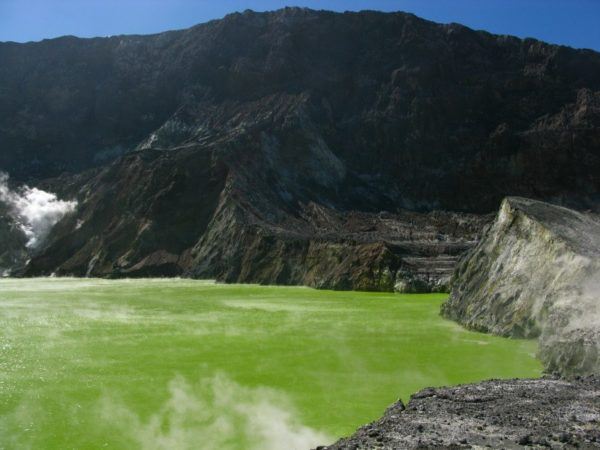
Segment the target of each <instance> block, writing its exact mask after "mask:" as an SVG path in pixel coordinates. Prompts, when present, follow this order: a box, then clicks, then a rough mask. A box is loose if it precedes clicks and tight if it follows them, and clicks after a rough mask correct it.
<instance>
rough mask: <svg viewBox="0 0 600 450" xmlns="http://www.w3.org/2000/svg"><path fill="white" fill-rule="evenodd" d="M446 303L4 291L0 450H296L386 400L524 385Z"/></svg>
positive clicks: (103, 285) (342, 431) (525, 348)
mask: <svg viewBox="0 0 600 450" xmlns="http://www.w3.org/2000/svg"><path fill="white" fill-rule="evenodd" d="M443 300H444V295H398V294H381V293H359V292H330V291H317V290H312V289H308V288H301V287H259V286H246V285H218V284H213V283H209V282H199V281H188V280H135V281H133V280H122V281H104V280H77V279H36V280H0V449H13V448H15V449H27V448H31V449H71V448H77V449H96V448H112V449H136V448H147V449H155V448H156V449H187V448H190V449H191V448H194V449H196V448H200V449H203V448H206V449H229V448H231V449H237V448H239V449H247V448H248V449H293V448H298V449H304V448H310V447H311V446H315V445H318V444H327V443H330V442H332V441H333V440H335V439H336V438H337V437H339V436H342V435H346V434H349V433H351V432H352V431H354V430H355V429H356V428H357V427H358V426H360V425H362V424H365V423H367V422H369V421H372V420H374V419H376V418H377V417H378V416H380V415H381V414H382V413H383V411H384V409H385V408H386V407H387V406H388V405H389V404H391V403H392V402H394V401H395V400H396V399H397V398H398V397H402V398H403V399H404V400H407V399H408V397H409V396H410V394H412V393H414V392H415V391H417V390H419V389H421V388H423V387H426V386H436V385H447V384H457V383H465V382H471V381H477V380H482V379H485V378H504V377H535V376H539V375H540V370H541V369H540V365H539V363H538V362H537V361H536V360H535V359H534V354H535V351H536V344H535V343H534V342H532V341H520V340H509V339H503V338H499V337H494V336H488V335H485V334H479V333H474V332H470V331H466V330H464V329H462V328H461V327H459V326H458V325H456V324H454V323H452V322H449V321H446V320H444V319H442V318H441V317H440V316H439V313H438V312H439V307H440V304H441V303H442V301H443Z"/></svg>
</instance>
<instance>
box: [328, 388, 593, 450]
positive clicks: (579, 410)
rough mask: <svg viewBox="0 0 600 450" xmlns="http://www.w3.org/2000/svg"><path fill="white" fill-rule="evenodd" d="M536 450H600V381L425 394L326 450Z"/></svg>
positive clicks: (457, 389) (417, 395)
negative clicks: (497, 449)
mask: <svg viewBox="0 0 600 450" xmlns="http://www.w3.org/2000/svg"><path fill="white" fill-rule="evenodd" d="M532 447H533V448H553V449H566V448H599V447H600V378H598V377H588V378H577V379H574V380H570V381H567V380H559V379H553V378H542V379H537V380H505V381H497V380H492V381H484V382H481V383H476V384H471V385H464V386H456V387H449V388H436V389H434V388H429V389H425V390H423V391H421V392H418V393H417V394H415V395H413V396H412V397H411V399H410V402H409V403H408V404H407V405H406V406H405V405H404V404H403V403H402V402H401V401H399V402H398V403H396V404H394V405H392V406H391V407H390V408H389V409H388V410H387V411H386V412H385V414H384V416H383V417H382V418H381V419H379V420H378V421H376V422H373V423H372V424H369V425H366V426H364V427H362V428H360V429H359V430H358V431H357V432H356V433H355V434H354V435H353V436H351V437H349V438H345V439H342V440H340V441H339V442H337V443H335V444H333V445H331V446H328V447H320V448H322V449H329V450H341V449H348V450H350V449H353V450H358V449H425V448H427V449H430V448H439V449H442V448H452V449H469V448H503V449H519V448H532Z"/></svg>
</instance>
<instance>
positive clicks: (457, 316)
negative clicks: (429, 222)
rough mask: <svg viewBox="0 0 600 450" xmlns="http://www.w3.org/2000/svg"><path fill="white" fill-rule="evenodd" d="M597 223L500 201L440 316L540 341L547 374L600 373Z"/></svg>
mask: <svg viewBox="0 0 600 450" xmlns="http://www.w3.org/2000/svg"><path fill="white" fill-rule="evenodd" d="M599 294H600V217H599V216H598V215H596V214H592V213H581V212H577V211H574V210H571V209H567V208H564V207H561V206H556V205H552V204H549V203H545V202H540V201H535V200H528V199H523V198H514V197H513V198H507V199H506V200H505V201H504V202H503V203H502V206H501V208H500V212H499V213H498V216H497V218H496V221H495V222H494V224H493V225H492V226H491V227H490V229H489V230H488V231H487V233H486V234H485V235H484V237H483V239H482V240H481V242H480V243H479V244H478V245H477V246H476V247H475V248H473V249H472V250H471V251H470V252H469V253H468V254H466V255H465V257H464V258H463V260H462V261H461V262H460V264H459V266H458V268H457V270H456V272H455V274H454V280H453V286H452V293H451V295H450V299H449V300H448V302H446V303H445V304H444V305H443V307H442V313H443V314H444V315H445V316H446V317H448V318H451V319H454V320H457V321H458V322H460V323H462V324H464V325H466V326H468V327H470V328H475V329H478V330H482V331H489V332H492V333H496V334H500V335H504V336H515V337H537V336H538V335H539V336H540V357H541V359H542V361H543V362H544V364H545V365H546V368H547V370H549V371H550V372H555V371H556V372H559V373H562V374H573V373H576V374H577V373H578V374H586V373H600V295H599Z"/></svg>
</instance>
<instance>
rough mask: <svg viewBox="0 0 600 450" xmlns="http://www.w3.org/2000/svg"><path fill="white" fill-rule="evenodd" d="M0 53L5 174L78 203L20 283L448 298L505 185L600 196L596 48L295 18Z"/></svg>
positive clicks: (320, 16)
mask: <svg viewBox="0 0 600 450" xmlns="http://www.w3.org/2000/svg"><path fill="white" fill-rule="evenodd" d="M0 61H1V62H2V63H1V64H0V86H2V89H0V169H4V170H6V171H8V172H10V173H11V174H12V175H13V178H15V179H17V180H18V181H23V180H24V179H27V180H30V181H33V182H35V183H36V184H39V183H42V185H43V186H48V188H47V189H48V190H50V191H51V192H57V193H60V194H61V196H62V197H64V198H69V199H71V198H74V199H76V200H77V202H78V204H79V207H78V209H77V212H76V214H73V215H71V216H69V217H67V218H65V219H64V220H63V221H61V222H60V223H59V224H58V225H57V226H56V227H55V228H54V230H53V231H52V233H51V235H50V236H49V237H48V240H47V243H46V245H45V248H43V249H40V251H39V252H38V253H37V254H36V255H35V257H34V258H32V260H31V262H30V264H29V265H28V267H27V269H26V274H27V275H40V274H50V273H55V272H56V273H58V274H65V275H66V274H74V275H94V276H150V275H152V276H172V275H182V276H197V277H216V278H218V279H220V280H226V281H244V282H261V283H279V284H291V283H293V284H296V283H302V284H308V285H311V286H318V287H331V288H338V289H342V288H344V289H346V288H349V289H378V290H391V289H398V290H403V291H420V290H432V289H433V290H442V289H444V287H445V285H446V284H447V280H448V277H449V275H450V273H451V272H452V270H453V267H454V264H455V262H456V260H457V258H458V256H459V255H460V254H461V253H462V252H464V251H465V250H467V249H469V248H471V247H472V246H473V244H474V243H475V242H476V240H477V238H478V236H479V234H480V231H481V229H482V227H483V225H484V224H485V223H487V221H488V217H487V216H486V214H488V213H490V212H493V211H495V210H496V209H497V207H498V205H499V203H500V201H501V199H502V198H503V197H504V196H506V195H523V196H530V197H535V198H540V199H546V200H548V199H552V200H555V201H558V202H561V203H564V204H567V205H570V204H573V205H575V206H579V207H591V206H592V205H593V204H594V201H595V199H596V196H597V195H598V193H599V192H600V154H599V152H598V148H600V147H599V141H598V139H599V138H598V136H599V135H600V133H599V132H598V130H599V129H600V107H599V105H600V77H598V76H597V75H598V74H599V73H600V55H599V54H597V53H595V52H593V51H587V50H575V49H570V48H566V47H560V46H554V45H548V44H544V43H542V42H539V41H535V40H532V39H526V40H520V39H517V38H513V37H508V36H495V35H492V34H489V33H485V32H478V31H473V30H470V29H468V28H466V27H463V26H460V25H457V24H451V25H440V24H435V23H432V22H428V21H425V20H421V19H419V18H417V17H415V16H413V15H410V14H404V13H389V14H386V13H378V12H369V11H365V12H360V13H344V14H339V13H333V12H326V11H312V10H308V9H301V8H286V9H283V10H279V11H273V12H268V13H254V12H252V11H246V12H244V13H242V14H232V15H229V16H227V17H225V18H224V19H222V20H217V21H212V22H209V23H206V24H202V25H198V26H196V27H192V28H190V29H188V30H181V31H174V32H168V33H161V34H157V35H152V36H114V37H110V38H99V39H77V38H74V37H63V38H59V39H53V40H47V41H43V42H39V43H27V44H15V43H2V44H0ZM63 172H65V173H63ZM66 172H68V173H66ZM56 177H58V178H56ZM441 211H450V212H441Z"/></svg>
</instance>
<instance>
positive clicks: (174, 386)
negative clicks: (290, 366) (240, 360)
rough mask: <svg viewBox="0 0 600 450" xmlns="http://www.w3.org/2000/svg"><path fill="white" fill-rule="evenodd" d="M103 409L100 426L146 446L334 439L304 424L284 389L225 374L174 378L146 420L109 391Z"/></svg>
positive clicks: (258, 449)
mask: <svg viewBox="0 0 600 450" xmlns="http://www.w3.org/2000/svg"><path fill="white" fill-rule="evenodd" d="M99 414H100V419H101V420H99V421H98V426H100V427H102V426H105V427H107V429H109V430H111V432H112V433H118V432H120V433H123V435H122V439H125V440H129V441H131V442H132V444H134V445H133V446H134V447H138V446H139V447H140V448H144V449H147V450H163V449H178V450H179V449H181V450H187V449H196V448H202V449H205V450H227V449H237V448H244V449H248V450H281V449H286V450H304V449H309V448H314V447H316V446H317V445H324V444H328V443H330V442H332V441H333V438H332V437H331V436H329V435H327V434H325V433H323V432H321V431H318V430H315V429H313V428H310V427H308V426H306V425H304V424H302V423H301V421H300V420H299V418H298V416H297V413H296V411H295V409H294V407H293V405H292V404H290V402H289V400H288V398H287V397H286V396H285V394H283V393H282V392H279V391H276V390H273V389H270V388H266V387H258V388H250V387H246V386H242V385H240V384H238V383H236V382H234V381H233V380H231V379H230V378H229V377H227V376H226V375H224V374H218V375H216V376H214V377H210V378H205V379H203V380H201V381H200V383H198V384H196V385H193V384H190V383H189V382H187V381H186V380H185V379H184V378H183V377H181V376H178V377H176V378H174V379H173V380H172V381H171V382H170V383H169V398H168V399H167V400H166V402H165V403H164V404H163V405H162V407H160V408H159V409H158V410H157V411H156V412H155V413H154V414H152V415H151V416H150V417H149V418H147V419H145V420H144V419H142V418H141V417H140V416H138V415H137V414H136V413H135V412H134V411H133V410H131V409H129V408H128V407H127V405H125V404H124V403H123V402H122V400H119V399H115V398H111V397H108V396H105V397H103V398H102V400H101V401H100V404H99Z"/></svg>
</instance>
